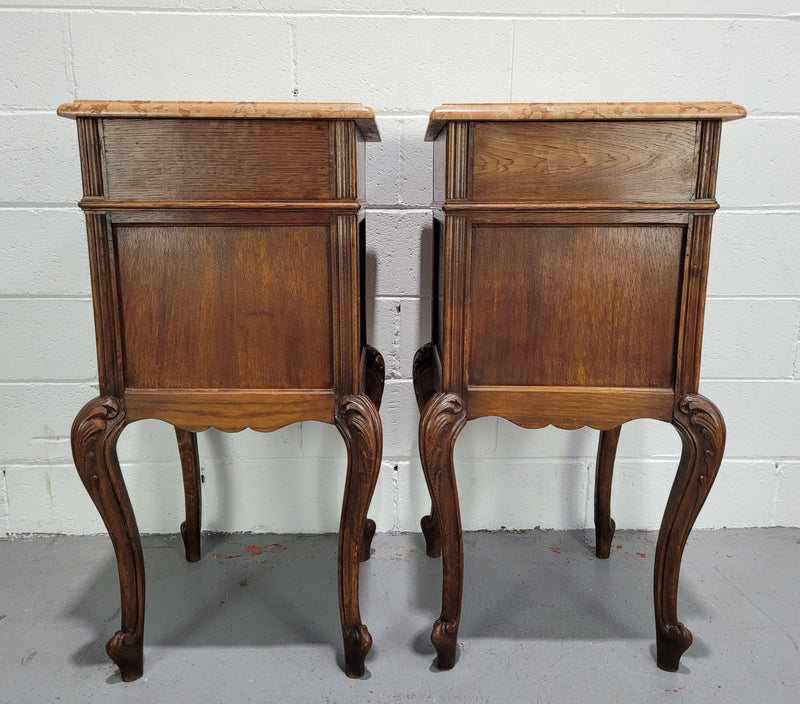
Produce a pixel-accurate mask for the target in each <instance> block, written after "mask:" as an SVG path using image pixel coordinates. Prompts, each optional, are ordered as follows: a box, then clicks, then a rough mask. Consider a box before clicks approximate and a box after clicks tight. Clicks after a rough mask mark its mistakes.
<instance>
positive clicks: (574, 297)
mask: <svg viewBox="0 0 800 704" xmlns="http://www.w3.org/2000/svg"><path fill="white" fill-rule="evenodd" d="M684 240H685V228H684V227H682V226H674V225H673V226H662V227H659V226H652V225H650V226H624V225H620V226H594V227H592V226H575V227H502V228H493V227H481V228H475V229H474V230H473V236H472V259H471V269H470V279H469V280H470V293H469V321H468V323H467V325H468V338H469V340H468V350H469V351H468V354H469V359H468V378H469V383H470V384H472V385H497V386H502V385H523V386H604V387H645V388H669V387H671V386H672V385H673V383H674V374H675V354H676V337H677V328H678V315H679V300H680V291H681V267H682V259H683V251H684Z"/></svg>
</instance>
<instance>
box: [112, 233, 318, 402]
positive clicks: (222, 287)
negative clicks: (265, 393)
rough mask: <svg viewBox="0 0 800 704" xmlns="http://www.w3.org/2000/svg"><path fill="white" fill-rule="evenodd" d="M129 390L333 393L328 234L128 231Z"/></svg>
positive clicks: (125, 318)
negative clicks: (309, 390)
mask: <svg viewBox="0 0 800 704" xmlns="http://www.w3.org/2000/svg"><path fill="white" fill-rule="evenodd" d="M114 236H115V243H116V250H117V264H118V268H117V270H118V278H119V286H118V291H119V293H118V295H119V298H120V309H121V312H122V327H123V343H124V358H125V384H126V386H127V387H128V388H150V389H168V388H169V389H180V388H192V389H209V388H211V389H214V388H227V389H243V388H252V389H300V388H316V389H322V388H331V387H332V384H333V382H332V378H333V377H332V369H331V346H332V341H331V318H332V313H331V278H330V270H331V263H330V232H329V228H328V227H325V226H287V227H277V226H276V227H267V226H236V225H218V226H200V225H192V226H188V225H174V226H169V225H131V224H129V225H117V226H116V227H115V228H114Z"/></svg>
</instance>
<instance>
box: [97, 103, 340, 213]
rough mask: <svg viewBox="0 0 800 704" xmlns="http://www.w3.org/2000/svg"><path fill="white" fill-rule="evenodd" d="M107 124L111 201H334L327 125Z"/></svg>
mask: <svg viewBox="0 0 800 704" xmlns="http://www.w3.org/2000/svg"><path fill="white" fill-rule="evenodd" d="M102 124H103V135H104V143H105V172H106V180H107V189H106V196H107V197H108V198H109V199H111V200H115V199H119V200H134V201H136V200H142V201H149V200H154V201H158V200H177V201H180V200H209V201H214V200H216V201H225V200H244V201H259V200H288V201H294V200H313V199H321V200H327V199H330V198H333V197H334V194H333V189H332V186H331V174H332V168H331V166H332V165H331V158H330V153H329V143H330V138H329V127H328V124H327V123H326V122H323V121H315V120H271V121H263V120H246V121H236V120H181V119H176V120H137V119H135V118H130V119H125V118H119V119H105V120H103V121H102Z"/></svg>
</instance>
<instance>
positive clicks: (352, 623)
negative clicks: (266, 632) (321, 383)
mask: <svg viewBox="0 0 800 704" xmlns="http://www.w3.org/2000/svg"><path fill="white" fill-rule="evenodd" d="M336 427H337V428H338V429H339V432H340V433H341V434H342V437H343V438H344V441H345V444H346V445H347V480H346V483H345V489H344V503H343V505H342V519H341V524H340V528H339V569H338V572H339V614H340V617H341V621H342V636H343V638H344V662H345V674H346V675H347V676H348V677H361V676H362V675H363V674H364V659H365V658H366V656H367V653H368V652H369V649H370V647H371V646H372V637H371V636H370V634H369V631H368V630H367V627H366V626H365V625H364V624H363V623H361V614H360V612H359V607H358V563H359V557H360V555H363V546H364V542H365V535H366V532H367V530H366V529H367V527H368V520H367V510H368V509H369V503H370V500H371V499H372V493H373V491H374V490H375V484H376V483H377V481H378V471H379V469H380V463H381V450H382V447H383V430H382V427H381V420H380V417H379V416H378V409H377V408H376V407H375V404H374V403H373V402H372V401H371V400H370V399H369V398H368V397H367V396H363V395H359V396H345V397H344V398H342V400H341V401H340V403H339V405H338V406H337V408H336ZM370 523H371V521H370ZM373 525H374V524H373Z"/></svg>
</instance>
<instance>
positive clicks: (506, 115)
mask: <svg viewBox="0 0 800 704" xmlns="http://www.w3.org/2000/svg"><path fill="white" fill-rule="evenodd" d="M746 115H747V111H746V110H745V109H744V108H743V107H742V106H741V105H734V104H733V103H729V102H707V103H445V104H443V105H440V106H439V107H438V108H434V109H433V111H432V112H431V116H430V122H429V123H428V131H427V133H426V134H425V139H426V140H427V141H430V140H432V139H434V138H435V137H436V135H437V134H438V133H439V131H440V130H441V129H442V127H444V124H445V123H446V122H448V121H451V120H459V121H470V120H480V121H484V120H492V121H520V120H701V119H702V120H708V119H717V120H738V119H739V118H741V117H745V116H746Z"/></svg>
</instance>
